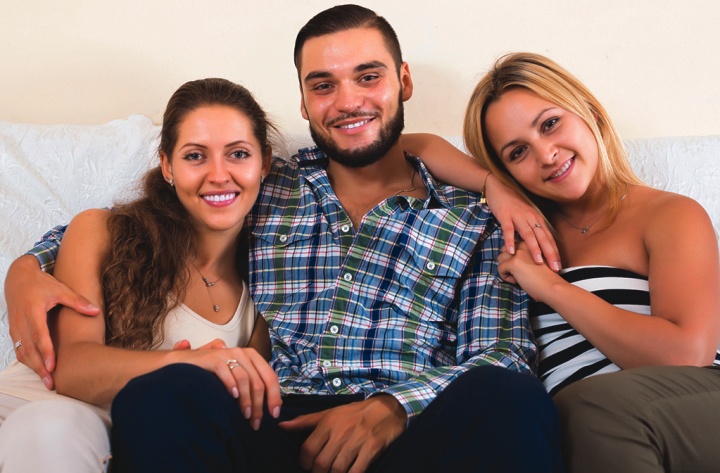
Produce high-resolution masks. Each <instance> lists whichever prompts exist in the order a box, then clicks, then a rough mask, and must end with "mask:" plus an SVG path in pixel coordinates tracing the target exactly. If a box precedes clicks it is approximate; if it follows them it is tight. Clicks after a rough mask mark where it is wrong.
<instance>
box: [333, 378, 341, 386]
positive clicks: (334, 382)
mask: <svg viewBox="0 0 720 473" xmlns="http://www.w3.org/2000/svg"><path fill="white" fill-rule="evenodd" d="M341 384H342V381H340V378H335V379H333V380H332V385H333V386H335V387H336V388H339V387H340V385H341Z"/></svg>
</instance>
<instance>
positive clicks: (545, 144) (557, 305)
mask: <svg viewBox="0 0 720 473" xmlns="http://www.w3.org/2000/svg"><path fill="white" fill-rule="evenodd" d="M464 139H465V143H466V146H467V148H468V150H469V151H470V153H471V154H472V155H473V156H474V157H475V158H477V161H472V160H468V159H466V158H464V157H458V158H457V159H455V160H453V161H451V162H449V161H448V160H447V159H446V160H444V161H443V163H442V164H440V163H437V164H436V165H435V166H433V165H432V164H433V163H432V162H431V163H430V167H431V169H432V170H433V172H435V173H436V174H438V175H439V176H440V177H441V178H445V179H446V180H447V181H449V182H452V183H454V184H456V185H460V186H465V187H468V188H472V189H477V190H479V189H480V188H481V182H482V180H481V179H482V176H484V173H485V171H482V170H480V167H479V166H478V164H480V165H482V166H483V167H484V168H487V169H490V171H491V172H492V173H493V174H494V175H495V176H497V177H498V178H499V179H500V180H501V181H503V182H504V183H506V184H507V185H509V186H511V187H514V188H515V189H518V190H519V191H522V192H523V193H524V194H525V195H526V196H527V198H528V200H529V201H530V202H532V203H533V204H535V205H536V206H537V207H538V208H539V209H540V210H541V211H542V212H543V214H544V216H545V221H528V222H527V226H528V227H531V228H541V227H546V226H547V225H550V226H551V228H552V229H553V230H554V233H555V235H556V241H557V245H558V248H559V251H560V255H561V259H562V261H563V266H564V267H565V269H564V270H563V271H561V273H560V274H558V273H555V272H553V271H551V270H550V269H549V268H548V267H546V266H544V265H537V264H535V263H534V262H533V260H532V258H531V257H530V255H529V254H528V251H527V246H526V245H525V244H523V243H522V242H520V243H518V244H517V251H516V253H515V254H514V255H510V254H508V253H507V252H505V253H503V254H502V255H501V257H500V265H499V271H500V273H501V276H502V277H503V278H504V279H506V280H508V281H511V282H515V283H517V284H519V285H520V286H521V287H522V288H523V289H524V290H525V291H527V292H528V294H529V295H530V296H531V297H532V298H533V299H534V300H535V301H536V303H535V305H534V310H533V312H534V313H532V321H533V330H534V333H535V336H536V339H537V342H538V345H539V348H540V365H539V375H540V377H541V379H542V380H543V382H544V384H545V386H546V388H547V389H548V391H549V392H550V393H551V394H553V395H554V401H555V403H556V405H557V406H558V409H559V412H560V415H561V419H562V422H563V428H564V435H565V440H564V449H565V455H566V466H567V467H568V468H569V470H570V471H574V472H582V473H587V472H611V471H613V472H614V471H631V472H633V473H638V472H663V471H668V472H679V471H692V472H706V471H707V472H714V471H718V469H719V468H720V450H719V449H717V447H716V445H715V438H716V437H715V435H714V432H715V431H716V429H717V428H718V427H717V426H719V425H720V370H718V369H717V368H714V367H712V366H711V365H713V363H717V361H716V360H717V353H716V352H717V347H718V342H719V341H720V317H719V316H720V290H719V289H720V269H719V267H718V245H717V241H716V239H715V234H714V231H713V228H712V224H711V222H710V219H709V218H708V215H707V213H706V212H705V211H704V210H703V208H702V207H701V206H700V205H699V204H698V203H697V202H695V201H693V200H692V199H689V198H687V197H684V196H681V195H677V194H672V193H669V192H665V191H661V190H658V189H653V188H651V187H648V186H646V185H644V184H643V183H642V182H640V180H639V179H638V178H637V177H636V176H635V174H634V173H633V171H632V169H631V167H630V165H629V162H628V159H627V156H626V152H625V150H624V148H623V145H622V142H621V140H620V138H619V136H618V133H617V132H616V130H615V128H614V126H613V124H612V121H611V120H610V117H609V116H608V114H607V112H606V111H605V109H604V108H603V107H602V105H601V104H600V103H599V102H598V101H597V99H596V98H595V97H594V96H593V95H592V94H591V93H590V91H589V90H588V89H587V88H586V87H585V86H584V85H583V84H582V83H580V81H579V80H578V79H576V78H575V77H573V76H572V75H571V74H569V73H568V72H567V71H565V70H564V69H563V68H561V67H560V66H559V65H557V64H556V63H554V62H553V61H551V60H550V59H548V58H546V57H543V56H540V55H536V54H530V53H516V54H510V55H508V56H505V57H503V58H501V59H500V60H499V61H498V62H497V63H496V64H495V66H494V67H493V68H492V69H491V70H490V72H488V73H487V74H486V75H485V76H484V77H483V78H482V79H481V80H480V82H479V83H478V85H477V86H476V88H475V90H474V92H473V94H472V97H471V98H470V102H469V104H468V108H467V113H466V117H465V125H464ZM427 146H428V149H430V150H432V149H434V147H435V146H440V145H438V144H437V143H436V142H434V141H432V142H429V143H428V145H427ZM425 154H426V155H429V156H431V157H432V156H435V155H438V153H437V152H427V153H425ZM473 176H475V177H473ZM620 370H623V371H620ZM595 375H597V376H595Z"/></svg>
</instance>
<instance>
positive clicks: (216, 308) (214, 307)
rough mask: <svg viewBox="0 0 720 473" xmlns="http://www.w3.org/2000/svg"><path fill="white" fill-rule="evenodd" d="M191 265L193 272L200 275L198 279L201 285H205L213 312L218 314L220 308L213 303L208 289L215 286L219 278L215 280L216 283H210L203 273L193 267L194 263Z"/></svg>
mask: <svg viewBox="0 0 720 473" xmlns="http://www.w3.org/2000/svg"><path fill="white" fill-rule="evenodd" d="M190 264H192V267H193V268H195V271H197V272H198V274H199V275H200V278H202V280H203V283H205V289H207V293H208V297H209V298H210V302H211V303H212V306H213V310H214V311H215V312H220V306H219V305H217V304H216V303H215V300H214V299H213V296H212V292H210V288H211V287H213V286H214V285H215V284H217V283H218V282H220V278H218V279H217V281H210V280H209V279H208V278H206V277H205V276H204V275H203V273H201V272H200V270H199V269H198V267H197V266H195V263H190Z"/></svg>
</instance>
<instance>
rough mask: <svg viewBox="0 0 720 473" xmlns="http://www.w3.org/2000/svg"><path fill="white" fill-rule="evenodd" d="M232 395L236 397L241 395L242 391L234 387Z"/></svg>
mask: <svg viewBox="0 0 720 473" xmlns="http://www.w3.org/2000/svg"><path fill="white" fill-rule="evenodd" d="M232 395H233V397H234V398H235V399H237V398H239V397H240V393H238V390H237V388H232Z"/></svg>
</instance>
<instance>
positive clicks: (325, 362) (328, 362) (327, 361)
mask: <svg viewBox="0 0 720 473" xmlns="http://www.w3.org/2000/svg"><path fill="white" fill-rule="evenodd" d="M323 366H324V367H325V368H330V367H331V366H332V362H331V361H330V360H323Z"/></svg>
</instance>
